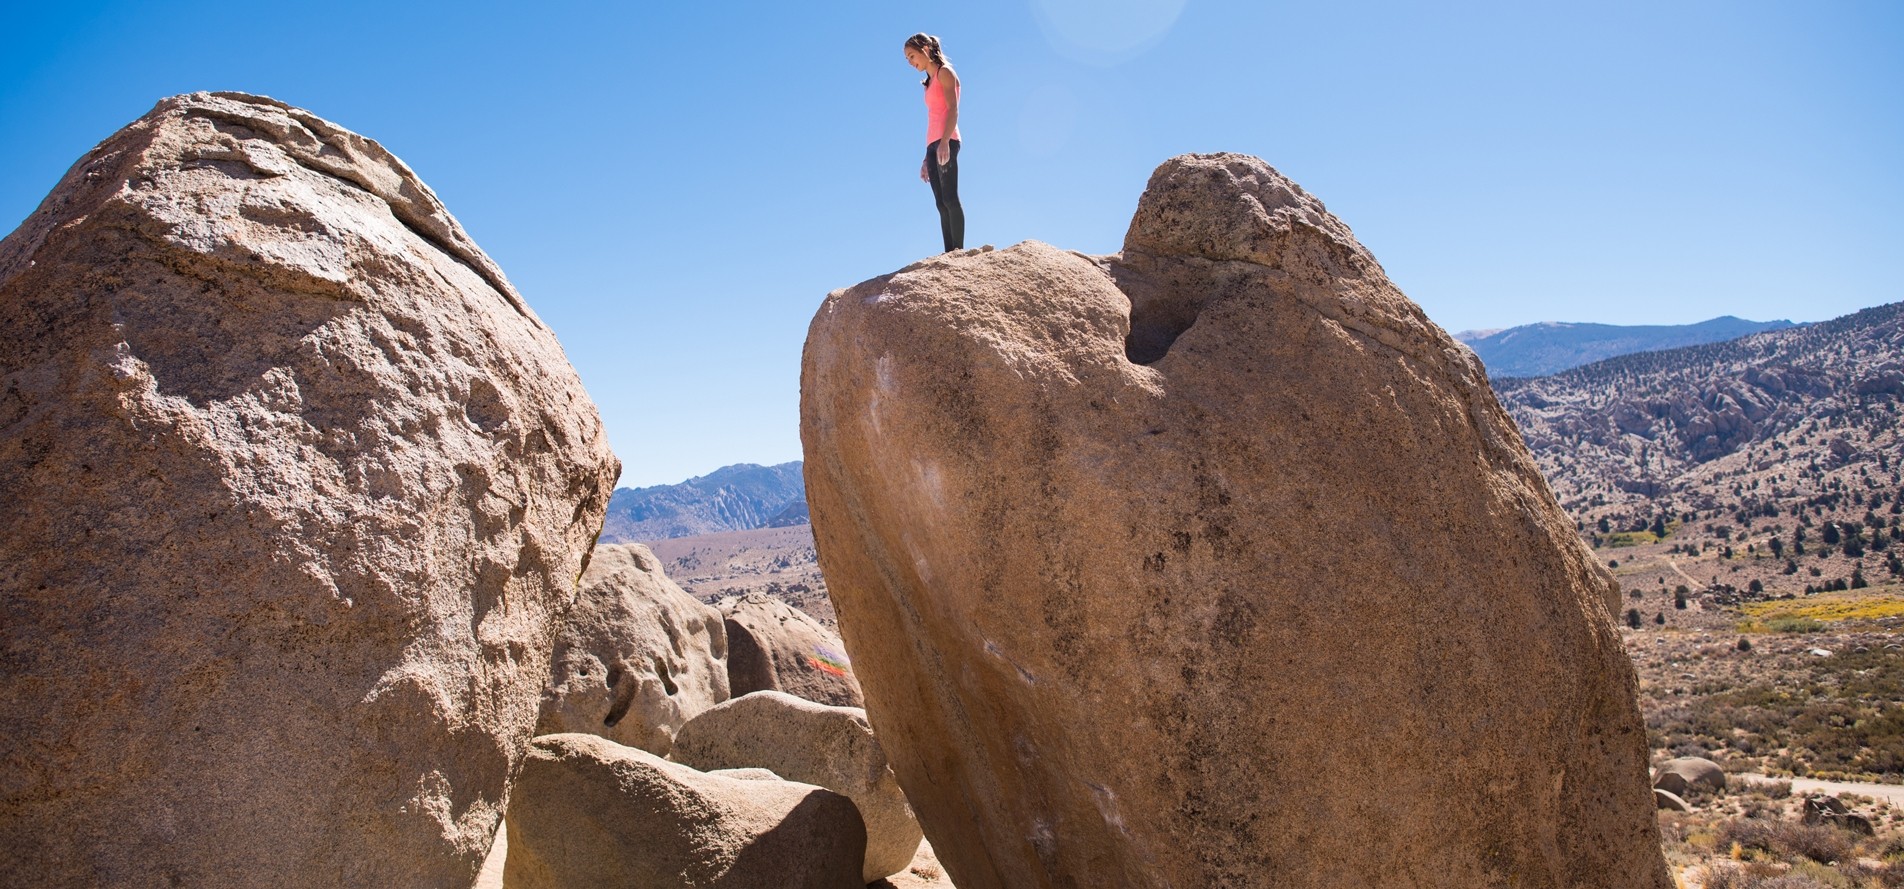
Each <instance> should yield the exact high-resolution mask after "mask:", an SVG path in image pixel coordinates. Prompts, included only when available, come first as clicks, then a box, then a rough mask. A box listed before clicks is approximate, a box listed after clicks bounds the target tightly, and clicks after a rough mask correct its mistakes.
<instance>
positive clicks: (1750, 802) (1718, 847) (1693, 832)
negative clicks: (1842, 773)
mask: <svg viewBox="0 0 1904 889" xmlns="http://www.w3.org/2000/svg"><path fill="white" fill-rule="evenodd" d="M1789 793H1790V785H1785V786H1784V787H1782V788H1781V787H1779V786H1778V784H1776V783H1773V784H1767V783H1765V782H1756V783H1746V784H1742V785H1740V788H1739V789H1736V790H1734V791H1733V792H1731V793H1727V794H1724V795H1721V796H1718V797H1709V798H1706V799H1703V800H1701V804H1700V806H1699V808H1698V810H1696V811H1693V812H1684V813H1682V812H1661V813H1660V815H1659V831H1660V840H1661V843H1662V848H1663V851H1664V852H1665V854H1666V860H1667V862H1668V863H1669V864H1670V865H1671V866H1672V868H1673V871H1674V873H1675V874H1677V875H1678V877H1679V879H1680V884H1681V885H1682V886H1687V887H1700V889H1810V887H1825V889H1904V837H1900V835H1899V834H1898V833H1897V819H1898V817H1899V815H1898V813H1896V812H1895V811H1894V810H1892V809H1890V808H1889V807H1887V806H1885V805H1883V804H1881V803H1877V802H1873V801H1869V800H1865V801H1861V802H1856V803H1853V804H1852V807H1853V808H1854V809H1855V810H1857V811H1858V812H1860V813H1861V814H1864V815H1865V816H1866V817H1868V818H1870V819H1871V820H1872V821H1873V823H1875V824H1878V825H1880V826H1879V829H1878V832H1877V834H1876V835H1875V836H1869V837H1867V836H1861V835H1859V834H1856V833H1853V832H1851V831H1849V830H1845V829H1843V828H1839V827H1835V826H1828V825H1808V824H1804V823H1803V821H1802V818H1801V813H1802V811H1803V810H1802V807H1803V800H1801V799H1796V798H1792V797H1791V796H1790V795H1789ZM1841 798H1842V799H1845V800H1846V801H1847V803H1851V802H1852V800H1853V799H1855V798H1853V797H1841Z"/></svg>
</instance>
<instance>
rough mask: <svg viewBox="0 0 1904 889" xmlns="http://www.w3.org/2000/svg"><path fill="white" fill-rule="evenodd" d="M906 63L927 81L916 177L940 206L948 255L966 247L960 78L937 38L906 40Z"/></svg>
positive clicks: (916, 37) (909, 38) (941, 228)
mask: <svg viewBox="0 0 1904 889" xmlns="http://www.w3.org/2000/svg"><path fill="white" fill-rule="evenodd" d="M906 63H907V64H910V65H911V66H912V69H913V70H914V71H924V72H925V73H926V79H925V81H924V83H925V87H926V159H925V162H924V163H922V164H920V165H919V178H920V179H924V180H925V181H926V182H927V183H929V184H930V185H931V186H932V199H933V200H934V201H935V202H937V203H938V205H939V232H940V234H942V235H944V236H945V249H946V252H948V253H950V252H951V251H953V250H957V249H960V248H962V247H964V246H965V208H964V207H961V206H959V75H958V72H956V71H953V70H952V66H951V65H950V64H948V63H947V62H946V60H945V51H944V50H942V49H940V48H939V38H937V37H934V36H932V35H930V34H914V35H912V36H911V37H908V38H906Z"/></svg>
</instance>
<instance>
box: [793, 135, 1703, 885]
mask: <svg viewBox="0 0 1904 889" xmlns="http://www.w3.org/2000/svg"><path fill="white" fill-rule="evenodd" d="M801 395H802V403H801V437H802V440H803V441H804V443H805V449H806V458H807V459H806V478H807V497H808V502H809V504H810V506H811V509H812V518H813V529H814V535H815V538H816V540H817V543H818V550H819V556H820V564H821V567H822V569H823V570H824V571H825V572H826V578H827V585H828V588H829V590H830V593H831V596H832V598H833V602H834V605H835V607H836V608H837V610H838V613H839V617H840V627H841V630H842V635H843V636H844V637H845V640H846V643H847V646H848V648H849V649H850V650H851V651H852V652H853V659H854V667H855V670H856V672H857V673H858V675H859V677H860V680H861V682H862V684H863V688H864V690H865V693H866V710H867V714H868V716H869V717H870V718H871V720H872V724H873V726H874V727H875V728H876V729H877V730H878V732H879V740H880V744H881V745H882V746H883V747H884V748H885V751H886V753H887V754H888V756H890V757H891V759H892V764H893V768H894V770H895V771H896V773H897V774H898V777H899V781H900V784H901V785H903V786H904V787H905V789H906V791H907V795H908V797H910V799H911V801H912V804H913V807H914V809H915V811H916V812H917V814H918V816H919V819H920V821H921V822H922V823H923V824H924V826H925V829H926V834H927V836H928V837H929V838H930V839H931V841H932V844H933V846H934V847H935V848H936V849H937V850H938V852H939V856H940V858H941V860H942V861H943V862H944V863H945V866H946V869H947V870H948V871H949V872H950V874H951V877H952V879H953V880H954V881H955V882H956V883H958V885H959V886H960V887H963V889H985V887H995V886H1007V885H1009V886H1070V885H1077V886H1091V885H1127V886H1261V885H1278V886H1290V887H1319V886H1350V885H1360V886H1444V887H1473V886H1507V885H1517V886H1529V887H1534V886H1543V887H1559V886H1567V887H1620V889H1633V887H1656V889H1664V887H1667V886H1670V885H1671V880H1670V878H1669V876H1668V874H1667V869H1666V865H1665V862H1664V860H1663V859H1662V857H1661V854H1660V847H1659V839H1658V835H1657V830H1656V828H1655V826H1654V822H1653V814H1652V812H1653V806H1652V800H1651V799H1650V797H1649V794H1648V788H1647V774H1646V752H1647V751H1646V740H1645V733H1644V731H1643V730H1642V727H1641V723H1640V717H1639V712H1638V709H1637V706H1636V704H1635V700H1634V692H1635V679H1634V674H1633V670H1632V667H1631V665H1630V664H1629V663H1628V661H1627V658H1626V655H1625V654H1624V652H1622V650H1621V648H1620V642H1619V637H1618V635H1617V634H1616V633H1615V632H1614V628H1613V623H1612V616H1613V613H1614V612H1613V610H1612V609H1613V608H1614V607H1615V606H1616V604H1617V597H1618V589H1617V586H1616V584H1615V583H1614V582H1613V580H1612V578H1611V577H1610V576H1609V575H1608V573H1607V572H1606V571H1605V570H1604V569H1602V568H1600V567H1598V566H1597V565H1596V564H1595V561H1594V559H1593V556H1592V554H1591V552H1589V551H1588V550H1587V549H1586V547H1585V546H1584V545H1582V544H1581V542H1580V540H1579V538H1578V536H1577V535H1576V534H1575V533H1574V529H1573V525H1572V523H1571V522H1570V521H1569V520H1568V519H1567V517H1566V515H1565V514H1563V513H1562V512H1561V510H1560V508H1559V507H1558V506H1557V505H1556V503H1555V502H1554V499H1553V496H1552V495H1551V494H1550V493H1549V491H1548V488H1547V485H1546V483H1545V481H1544V480H1543V479H1542V477H1541V475H1540V473H1539V471H1538V469H1537V468H1536V467H1535V465H1534V462H1533V460H1532V459H1531V457H1530V456H1529V454H1528V452H1527V450H1526V448H1525V447H1524V446H1523V444H1522V443H1521V440H1520V437H1519V435H1518V434H1517V433H1516V431H1515V428H1514V425H1513V423H1512V422H1511V421H1510V420H1509V418H1508V417H1507V415H1506V414H1505V413H1504V412H1503V411H1502V410H1501V408H1500V406H1499V404H1498V403H1497V402H1496V401H1495V398H1494V396H1493V394H1492V392H1491V391H1490V390H1489V388H1488V384H1487V380H1486V377H1485V376H1484V375H1483V373H1482V369H1481V366H1480V364H1479V362H1478V361H1477V360H1476V359H1475V357H1474V355H1473V353H1472V352H1470V351H1469V350H1468V349H1466V348H1465V347H1463V346H1461V345H1460V344H1459V343H1457V342H1455V341H1454V340H1453V339H1452V338H1451V337H1449V336H1448V335H1447V334H1446V333H1445V332H1443V331H1442V330H1441V329H1440V328H1438V327H1436V326H1435V325H1433V324H1432V323H1430V322H1429V321H1428V319H1427V318H1426V317H1425V316H1424V315H1423V314H1422V312H1421V310H1420V309H1419V308H1417V307H1416V306H1415V305H1414V304H1413V303H1411V302H1409V300H1408V299H1407V298H1406V297H1404V296H1403V295H1402V294H1401V292H1400V291H1398V290H1397V289H1396V288H1395V286H1394V285H1393V284H1391V283H1390V282H1389V281H1388V279H1387V278H1386V277H1385V276H1384V274H1383V272H1382V269H1381V267H1380V266H1379V265H1378V264H1377V263H1376V262H1375V260H1374V259H1373V258H1372V257H1371V256H1370V255H1369V254H1368V252H1367V251H1366V250H1365V249H1363V247H1362V246H1361V245H1360V244H1358V243H1357V242H1356V241H1355V239H1354V237H1353V236H1352V235H1351V233H1350V232H1349V229H1348V227H1347V226H1345V225H1344V224H1343V223H1342V222H1341V221H1340V220H1338V219H1336V218H1335V217H1334V216H1332V215H1330V214H1329V213H1328V212H1327V211H1326V210H1325V209H1324V208H1323V206H1322V204H1321V203H1320V202H1319V201H1317V200H1316V199H1315V198H1313V197H1310V196H1309V195H1308V194H1306V193H1304V192H1303V191H1302V189H1301V188H1300V187H1298V186H1297V185H1296V184H1295V183H1293V182H1290V181H1289V180H1288V179H1286V178H1284V177H1282V176H1281V175H1280V174H1278V173H1277V172H1276V171H1275V170H1273V169H1271V168H1270V167H1269V166H1268V165H1266V164H1264V163H1263V162H1261V161H1259V160H1256V159H1254V158H1250V157H1245V156H1241V155H1233V154H1226V155H1191V156H1184V157H1179V158H1175V159H1172V160H1171V161H1169V162H1167V163H1165V164H1164V165H1162V166H1161V167H1159V168H1158V170H1157V171H1156V173H1155V174H1154V175H1153V176H1152V177H1151V181H1150V185H1149V187H1148V189H1147V190H1146V191H1145V193H1144V196H1143V198H1142V199H1141V201H1140V202H1139V205H1138V209H1137V214H1136V217H1135V219H1134V220H1133V222H1132V224H1131V228H1130V231H1129V234H1128V235H1127V237H1126V239H1125V249H1124V252H1123V253H1122V254H1121V255H1116V256H1108V257H1096V258H1093V257H1088V256H1083V255H1079V254H1075V253H1070V252H1066V251H1063V250H1058V249H1055V248H1052V247H1049V246H1046V245H1043V244H1039V243H1035V242H1026V243H1023V244H1020V245H1018V246H1015V247H1012V248H1010V249H1006V250H999V251H987V250H983V249H981V250H968V251H960V252H954V253H951V254H947V255H944V256H940V257H937V258H934V259H930V260H927V261H925V262H922V263H919V264H917V265H913V266H910V267H908V268H906V269H903V270H901V271H899V272H897V273H894V274H891V275H887V276H884V277H880V278H876V279H873V280H871V281H867V282H865V283H863V284H860V285H858V286H856V287H852V288H850V289H846V290H841V291H837V292H834V293H832V294H830V295H829V296H828V297H827V299H826V302H825V304H824V305H822V306H821V307H820V309H819V311H818V313H817V314H816V315H815V317H814V320H813V324H812V327H811V330H810V332H809V335H808V338H807V344H806V355H805V363H804V368H803V375H802V380H801Z"/></svg>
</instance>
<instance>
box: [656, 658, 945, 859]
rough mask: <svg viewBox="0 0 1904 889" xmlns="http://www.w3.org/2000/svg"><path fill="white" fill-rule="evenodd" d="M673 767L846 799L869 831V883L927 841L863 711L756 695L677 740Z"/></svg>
mask: <svg viewBox="0 0 1904 889" xmlns="http://www.w3.org/2000/svg"><path fill="white" fill-rule="evenodd" d="M673 759H674V760H675V761H676V762H680V763H683V764H685V765H689V766H693V767H694V768H697V769H701V770H702V771H713V770H715V769H767V770H768V771H770V772H771V773H773V774H775V775H778V776H780V777H782V778H785V779H787V780H788V781H799V782H802V783H805V784H817V785H819V786H821V787H824V788H826V789H828V790H831V791H834V792H836V793H843V794H846V795H847V796H848V797H850V798H852V800H853V803H854V804H855V805H857V806H859V814H860V818H861V819H862V820H864V821H865V823H866V866H865V869H864V874H863V876H864V877H865V878H866V882H868V883H870V882H872V881H874V880H877V879H879V878H881V877H885V876H889V875H892V874H896V873H899V872H900V871H903V870H905V869H906V866H907V865H909V864H911V863H912V856H913V853H915V852H917V851H919V840H920V839H921V838H923V837H924V834H923V833H921V832H920V830H919V822H918V820H917V819H915V818H914V817H913V816H912V808H911V807H910V806H908V805H907V804H906V793H905V791H903V790H900V789H899V781H898V779H896V778H895V777H894V776H893V771H892V767H891V766H890V765H889V764H888V763H887V761H886V753H885V751H884V750H881V749H880V746H879V739H878V738H875V737H874V736H873V727H872V724H871V723H868V722H867V721H866V711H864V710H861V709H859V708H858V707H832V706H828V705H826V704H820V703H815V702H813V701H809V700H806V699H804V698H796V697H794V696H793V695H790V694H785V693H782V692H777V691H757V692H754V693H752V694H749V695H744V696H742V697H738V698H735V699H733V700H731V701H728V702H727V703H724V704H722V705H720V706H718V707H715V708H713V709H710V710H708V711H706V712H704V713H702V714H701V715H699V716H696V717H694V718H693V719H692V720H689V721H688V724H687V725H686V726H684V727H683V728H682V729H681V734H680V735H679V736H678V737H677V738H676V741H675V748H674V755H673Z"/></svg>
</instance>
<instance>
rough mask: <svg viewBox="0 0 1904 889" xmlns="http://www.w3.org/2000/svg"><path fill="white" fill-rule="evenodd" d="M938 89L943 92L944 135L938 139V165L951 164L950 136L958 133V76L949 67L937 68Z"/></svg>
mask: <svg viewBox="0 0 1904 889" xmlns="http://www.w3.org/2000/svg"><path fill="white" fill-rule="evenodd" d="M939 89H942V90H945V131H944V132H945V135H944V136H942V137H941V138H940V139H939V165H940V166H945V165H946V164H949V163H951V162H952V134H953V133H956V132H958V131H959V74H958V72H957V71H954V70H952V66H951V65H941V66H939Z"/></svg>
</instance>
